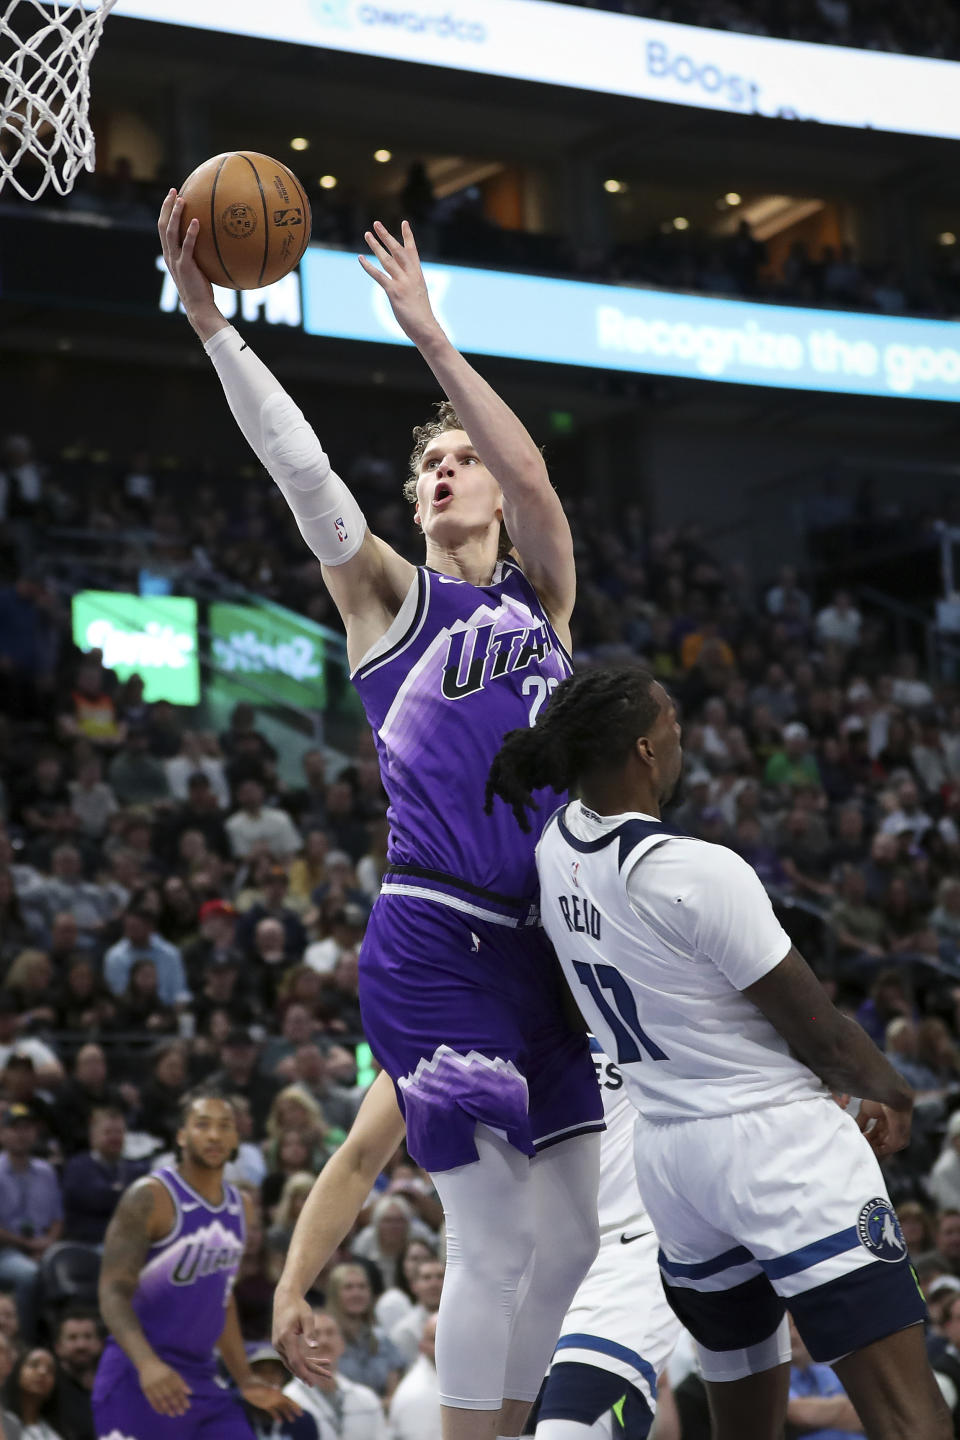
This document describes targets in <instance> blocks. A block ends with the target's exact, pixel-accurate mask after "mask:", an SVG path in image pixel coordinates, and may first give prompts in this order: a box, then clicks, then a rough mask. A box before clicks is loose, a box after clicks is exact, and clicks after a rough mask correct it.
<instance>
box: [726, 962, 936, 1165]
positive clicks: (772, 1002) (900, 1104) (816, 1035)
mask: <svg viewBox="0 0 960 1440" xmlns="http://www.w3.org/2000/svg"><path fill="white" fill-rule="evenodd" d="M743 993H744V995H746V997H747V998H748V999H749V1000H752V1001H753V1003H754V1005H756V1006H757V1008H758V1010H762V1011H763V1013H764V1015H766V1017H767V1019H768V1020H769V1021H770V1023H771V1025H772V1026H773V1027H774V1029H775V1030H776V1031H777V1032H778V1033H779V1034H780V1035H782V1036H783V1038H784V1040H786V1042H787V1044H788V1045H789V1046H790V1049H791V1050H792V1051H793V1053H794V1054H795V1055H796V1056H797V1057H798V1058H799V1059H800V1060H802V1061H803V1063H804V1064H805V1065H807V1066H809V1068H810V1069H811V1070H812V1071H813V1073H814V1074H815V1075H818V1076H819V1077H820V1079H821V1080H822V1081H823V1082H824V1084H825V1085H827V1086H828V1087H829V1088H830V1089H831V1090H833V1091H836V1092H837V1093H839V1094H845V1095H862V1096H863V1098H864V1105H863V1107H862V1108H861V1112H860V1124H861V1126H863V1125H865V1124H866V1123H867V1121H869V1120H873V1121H874V1122H875V1123H874V1125H873V1128H872V1129H871V1130H870V1132H869V1136H868V1138H869V1140H870V1144H871V1145H872V1146H873V1149H874V1150H875V1151H876V1153H877V1154H878V1155H880V1156H883V1155H892V1154H893V1153H894V1151H896V1150H902V1149H903V1148H904V1146H905V1145H907V1144H908V1143H909V1140H910V1118H911V1115H912V1112H913V1091H912V1090H911V1089H910V1087H909V1085H907V1084H906V1082H905V1081H904V1079H903V1077H902V1076H900V1075H898V1074H897V1072H896V1070H894V1068H893V1066H892V1065H891V1064H890V1062H889V1060H888V1059H887V1058H886V1056H885V1055H883V1054H882V1053H881V1052H880V1051H879V1050H878V1049H877V1047H876V1045H874V1043H873V1041H872V1040H871V1039H870V1037H869V1036H868V1035H867V1034H866V1032H865V1031H864V1030H862V1029H861V1028H860V1026H859V1025H858V1024H857V1022H856V1021H855V1020H850V1019H848V1018H847V1016H846V1015H841V1013H840V1011H839V1010H838V1009H837V1008H836V1006H835V1005H834V1004H833V1002H832V1000H831V999H830V997H829V995H828V994H827V992H826V991H825V990H824V988H823V986H822V985H821V984H820V981H819V980H818V979H817V977H816V975H814V973H813V971H812V970H811V969H810V967H809V965H808V964H807V962H806V961H805V960H804V958H803V956H802V955H801V954H800V952H799V951H798V950H797V949H795V948H793V949H791V950H790V952H789V954H788V955H787V956H786V958H785V959H783V960H781V962H780V964H779V965H777V966H775V967H774V968H773V970H771V971H770V972H769V973H768V974H767V975H765V976H764V977H763V979H762V980H758V981H757V982H756V984H755V985H750V986H749V987H748V988H747V989H746V990H744V992H743ZM870 1102H875V1103H874V1104H871V1103H870Z"/></svg>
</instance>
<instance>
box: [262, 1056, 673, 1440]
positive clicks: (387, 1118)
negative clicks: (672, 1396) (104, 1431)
mask: <svg viewBox="0 0 960 1440" xmlns="http://www.w3.org/2000/svg"><path fill="white" fill-rule="evenodd" d="M592 1049H593V1052H594V1063H595V1065H596V1068H597V1072H598V1078H599V1080H600V1084H601V1091H602V1095H603V1107H604V1119H605V1120H606V1123H607V1128H606V1130H605V1132H604V1134H603V1136H602V1138H601V1145H600V1190H599V1212H600V1232H601V1242H600V1253H599V1254H598V1256H597V1258H596V1260H595V1261H594V1263H593V1265H592V1266H591V1267H590V1270H589V1272H588V1274H587V1276H586V1278H585V1279H584V1281H583V1284H582V1285H581V1286H580V1289H579V1290H578V1291H577V1294H576V1296H575V1297H574V1300H573V1304H572V1305H571V1307H570V1309H569V1311H568V1313H567V1315H566V1318H565V1319H564V1322H563V1329H562V1332H561V1336H560V1340H559V1341H558V1343H557V1347H556V1351H555V1353H554V1356H553V1363H552V1366H551V1370H550V1376H549V1378H548V1380H547V1384H546V1388H545V1391H544V1394H543V1398H542V1400H541V1403H540V1412H539V1419H538V1422H537V1429H536V1434H537V1436H538V1440H614V1437H621V1436H622V1437H629V1440H644V1437H645V1436H646V1435H647V1434H648V1433H649V1431H650V1426H651V1423H652V1421H653V1416H654V1414H655V1412H656V1408H657V1378H658V1376H659V1375H660V1374H661V1373H662V1371H663V1370H664V1368H665V1366H666V1363H667V1361H668V1359H669V1358H670V1355H671V1353H672V1351H673V1348H674V1345H675V1344H676V1340H677V1336H678V1334H679V1332H680V1326H679V1323H678V1321H677V1320H676V1318H675V1316H674V1315H673V1312H672V1311H671V1310H670V1307H669V1306H668V1304H667V1301H666V1297H665V1296H664V1293H663V1286H662V1284H661V1283H660V1275H659V1272H658V1269H657V1239H656V1236H655V1235H654V1233H653V1227H652V1225H651V1223H650V1219H649V1217H648V1216H647V1214H646V1212H645V1210H644V1208H643V1202H642V1201H641V1199H640V1196H639V1194H638V1191H637V1181H636V1172H635V1168H634V1157H633V1132H634V1129H635V1126H636V1120H637V1115H636V1111H635V1109H634V1107H633V1106H632V1105H631V1103H630V1101H629V1100H628V1099H627V1098H626V1094H625V1091H624V1088H623V1078H622V1076H621V1074H620V1071H619V1069H618V1067H617V1066H616V1065H615V1064H614V1063H613V1062H612V1061H611V1060H610V1059H609V1058H608V1057H607V1056H606V1055H604V1054H603V1052H602V1051H601V1050H600V1047H599V1045H598V1044H597V1043H596V1042H593V1045H592ZM403 1135H404V1125H403V1116H402V1115H401V1114H400V1111H399V1109H398V1108H397V1103H396V1099H395V1097H394V1092H393V1087H392V1085H391V1084H390V1082H389V1078H388V1076H386V1075H385V1074H381V1075H379V1076H378V1077H377V1079H376V1080H375V1081H374V1083H373V1085H372V1086H371V1088H370V1090H369V1092H368V1093H367V1095H366V1097H365V1098H364V1101H363V1104H362V1105H361V1107H360V1110H359V1112H358V1114H357V1118H356V1120H355V1121H354V1123H353V1126H352V1127H351V1129H350V1133H349V1135H348V1136H347V1138H346V1140H345V1142H344V1144H343V1145H342V1146H341V1147H340V1149H339V1150H338V1151H337V1153H336V1155H334V1157H333V1159H332V1160H330V1161H329V1162H328V1163H327V1164H326V1165H325V1166H324V1168H323V1170H322V1171H321V1173H320V1175H319V1176H318V1177H317V1179H316V1181H315V1182H314V1186H313V1189H312V1190H311V1192H310V1195H309V1196H308V1198H307V1202H306V1204H305V1206H304V1208H303V1210H302V1211H301V1213H300V1216H299V1219H298V1220H297V1224H296V1227H295V1229H294V1233H293V1237H292V1239H291V1241H290V1247H289V1249H288V1251H287V1259H286V1262H285V1264H284V1269H283V1275H282V1277H281V1281H280V1286H281V1288H282V1290H283V1291H284V1292H286V1293H288V1294H290V1295H298V1296H300V1297H303V1296H304V1295H305V1294H306V1293H307V1291H308V1290H309V1289H310V1288H311V1286H312V1285H313V1282H314V1280H315V1279H316V1277H317V1274H318V1273H319V1271H320V1270H321V1269H322V1268H323V1266H324V1265H325V1264H326V1263H327V1261H328V1260H329V1258H330V1256H331V1255H332V1254H333V1253H334V1251H335V1250H336V1248H337V1246H338V1245H339V1244H340V1243H341V1241H342V1240H343V1238H344V1236H345V1235H346V1234H347V1232H348V1231H349V1229H350V1227H351V1225H352V1224H353V1223H354V1221H355V1220H356V1218H357V1215H358V1214H359V1213H360V1210H361V1209H362V1208H363V1206H364V1205H366V1203H367V1201H368V1200H369V1197H370V1192H371V1189H372V1188H373V1184H374V1182H375V1181H376V1178H377V1176H378V1175H379V1174H380V1172H381V1171H382V1170H383V1169H385V1167H386V1165H387V1163H388V1162H389V1160H390V1158H391V1157H392V1155H393V1154H394V1152H395V1151H396V1149H397V1146H398V1145H399V1144H400V1142H401V1140H402V1139H403ZM280 1294H281V1291H280V1290H278V1299H277V1301H276V1303H275V1304H274V1312H273V1343H274V1345H275V1346H276V1348H277V1349H278V1350H279V1351H280V1353H281V1354H282V1355H283V1356H284V1358H285V1359H286V1362H287V1364H288V1366H289V1367H290V1369H291V1370H293V1371H294V1373H295V1374H296V1375H297V1376H298V1377H299V1378H300V1379H301V1380H303V1381H305V1382H306V1383H307V1384H310V1383H311V1381H312V1375H311V1367H312V1365H313V1364H314V1363H316V1362H315V1361H313V1360H312V1359H311V1355H310V1351H311V1347H312V1345H313V1344H314V1339H313V1337H314V1328H315V1324H316V1321H315V1317H314V1315H313V1312H312V1310H311V1309H310V1306H309V1305H308V1304H307V1303H306V1301H305V1300H303V1299H302V1298H301V1300H300V1302H299V1303H298V1304H293V1303H292V1302H291V1301H289V1300H283V1299H281V1298H280ZM665 1409H666V1411H667V1413H666V1414H665V1416H664V1417H663V1419H664V1420H665V1422H666V1423H665V1424H664V1426H663V1427H662V1429H661V1428H658V1430H657V1434H658V1435H660V1436H662V1440H676V1436H677V1433H678V1432H677V1430H676V1429H675V1428H674V1425H675V1415H674V1413H673V1406H672V1403H670V1404H668V1406H667V1407H665Z"/></svg>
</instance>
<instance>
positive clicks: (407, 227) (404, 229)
mask: <svg viewBox="0 0 960 1440" xmlns="http://www.w3.org/2000/svg"><path fill="white" fill-rule="evenodd" d="M400 234H401V235H402V236H403V248H404V249H405V250H407V251H408V252H409V253H410V254H412V255H413V256H414V258H415V259H417V260H419V259H420V251H419V250H418V249H417V242H416V240H414V238H413V226H412V225H411V224H410V221H409V220H401V222H400Z"/></svg>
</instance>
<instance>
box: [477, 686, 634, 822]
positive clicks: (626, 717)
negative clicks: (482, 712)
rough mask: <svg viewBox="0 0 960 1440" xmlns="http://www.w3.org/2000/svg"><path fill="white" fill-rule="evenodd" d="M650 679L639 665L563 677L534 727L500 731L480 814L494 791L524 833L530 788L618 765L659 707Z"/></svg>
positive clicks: (573, 780) (531, 805)
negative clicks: (505, 733)
mask: <svg viewBox="0 0 960 1440" xmlns="http://www.w3.org/2000/svg"><path fill="white" fill-rule="evenodd" d="M655 684H656V680H655V678H654V676H653V675H652V674H651V673H650V671H649V670H645V669H643V668H642V667H641V666H639V665H618V666H606V667H604V668H603V669H597V670H585V671H583V672H582V673H580V674H577V675H571V676H570V678H569V679H568V680H564V681H563V682H562V684H560V685H558V687H557V689H556V690H555V691H554V693H553V696H552V698H551V699H550V701H549V703H548V704H547V705H546V706H545V707H544V709H543V710H542V711H541V712H540V714H539V716H538V717H537V722H536V724H535V725H534V726H532V727H530V728H527V729H524V730H511V731H510V732H509V734H507V735H505V736H504V740H503V744H502V745H501V747H500V750H499V752H498V753H497V755H496V756H495V757H494V761H493V764H492V765H491V767H490V774H489V775H488V776H487V787H486V792H485V795H484V809H485V811H486V812H487V814H488V815H489V814H490V813H491V812H492V810H493V802H494V798H495V797H496V796H498V795H499V797H500V799H501V800H504V801H505V802H506V803H507V804H508V805H509V806H510V808H511V809H512V810H513V813H514V815H515V817H516V821H517V824H518V825H519V826H520V829H521V830H524V831H526V832H527V833H528V834H529V831H530V822H529V820H528V818H527V811H528V810H535V809H536V802H535V801H534V799H533V792H534V791H535V790H543V789H546V788H548V787H549V788H550V789H551V790H555V791H556V792H557V793H558V794H560V793H562V792H563V791H565V790H571V789H574V788H575V787H576V786H577V783H578V781H579V780H580V778H581V777H582V776H583V775H585V774H588V773H589V772H591V771H596V770H611V769H615V768H616V767H617V766H618V765H621V764H623V762H624V761H625V760H626V758H627V756H628V755H629V753H630V751H631V750H632V748H633V746H634V744H635V742H636V741H637V739H638V738H639V737H640V736H641V735H646V734H647V732H648V731H649V729H650V727H651V726H652V725H653V723H654V722H655V720H656V718H657V715H658V714H659V713H660V706H659V703H658V701H657V699H656V697H655V695H654V693H653V687H654V685H655Z"/></svg>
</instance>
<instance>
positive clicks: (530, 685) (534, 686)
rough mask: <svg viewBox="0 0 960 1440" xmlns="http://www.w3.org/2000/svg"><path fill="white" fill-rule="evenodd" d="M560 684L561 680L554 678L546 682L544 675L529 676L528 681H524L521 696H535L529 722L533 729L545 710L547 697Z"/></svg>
mask: <svg viewBox="0 0 960 1440" xmlns="http://www.w3.org/2000/svg"><path fill="white" fill-rule="evenodd" d="M559 684H560V681H559V680H556V679H553V678H551V679H549V680H545V679H544V678H543V676H542V675H528V676H527V678H526V680H524V682H523V686H522V688H521V694H523V695H532V696H533V701H532V703H531V705H530V719H529V721H528V723H529V725H530V726H531V727H532V726H534V725H536V723H537V716H538V715H539V714H540V711H541V710H542V709H543V704H544V701H545V700H546V698H547V696H548V695H552V694H553V692H554V690H556V688H557V686H558V685H559Z"/></svg>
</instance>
